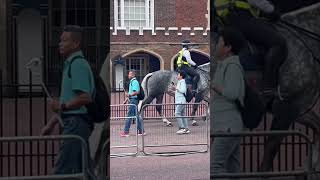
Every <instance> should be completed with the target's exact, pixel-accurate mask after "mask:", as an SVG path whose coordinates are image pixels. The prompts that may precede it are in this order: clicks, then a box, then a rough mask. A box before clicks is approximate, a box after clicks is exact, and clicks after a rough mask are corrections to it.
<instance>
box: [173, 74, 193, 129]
mask: <svg viewBox="0 0 320 180" xmlns="http://www.w3.org/2000/svg"><path fill="white" fill-rule="evenodd" d="M185 78H186V73H185V72H184V71H182V70H180V71H179V73H178V83H177V86H174V85H173V86H172V88H173V90H175V104H177V105H176V113H175V115H176V118H177V121H178V124H179V130H178V131H177V132H176V133H177V134H189V133H190V130H189V128H188V121H187V118H185V117H181V116H185V104H186V103H187V101H186V93H187V85H186V82H185Z"/></svg>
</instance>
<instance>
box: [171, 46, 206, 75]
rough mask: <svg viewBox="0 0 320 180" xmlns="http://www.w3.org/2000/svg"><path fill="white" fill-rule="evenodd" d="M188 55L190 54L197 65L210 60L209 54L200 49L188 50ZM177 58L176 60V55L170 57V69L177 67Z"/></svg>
mask: <svg viewBox="0 0 320 180" xmlns="http://www.w3.org/2000/svg"><path fill="white" fill-rule="evenodd" d="M190 55H191V59H192V60H193V61H194V62H195V63H197V65H202V64H205V63H208V62H210V59H209V55H208V54H206V53H204V52H202V51H197V50H190ZM177 60H178V55H176V56H174V57H173V58H172V59H171V70H175V69H177Z"/></svg>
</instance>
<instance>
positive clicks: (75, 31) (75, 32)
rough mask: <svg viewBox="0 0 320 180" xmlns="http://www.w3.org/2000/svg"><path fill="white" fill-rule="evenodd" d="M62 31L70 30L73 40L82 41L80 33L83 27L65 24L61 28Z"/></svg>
mask: <svg viewBox="0 0 320 180" xmlns="http://www.w3.org/2000/svg"><path fill="white" fill-rule="evenodd" d="M63 31H64V32H71V38H72V39H73V40H75V41H79V42H80V44H81V43H82V38H83V37H82V33H83V29H82V28H81V27H80V26H77V25H66V26H65V27H64V28H63Z"/></svg>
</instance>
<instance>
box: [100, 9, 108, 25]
mask: <svg viewBox="0 0 320 180" xmlns="http://www.w3.org/2000/svg"><path fill="white" fill-rule="evenodd" d="M101 19H102V25H108V24H110V17H109V12H107V11H104V10H103V11H102V18H101Z"/></svg>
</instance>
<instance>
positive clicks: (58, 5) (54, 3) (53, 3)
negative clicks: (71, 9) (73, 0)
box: [51, 0, 61, 8]
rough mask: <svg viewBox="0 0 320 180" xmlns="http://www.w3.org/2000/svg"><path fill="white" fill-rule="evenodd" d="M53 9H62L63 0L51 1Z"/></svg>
mask: <svg viewBox="0 0 320 180" xmlns="http://www.w3.org/2000/svg"><path fill="white" fill-rule="evenodd" d="M51 2H52V7H53V8H61V0H51Z"/></svg>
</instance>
